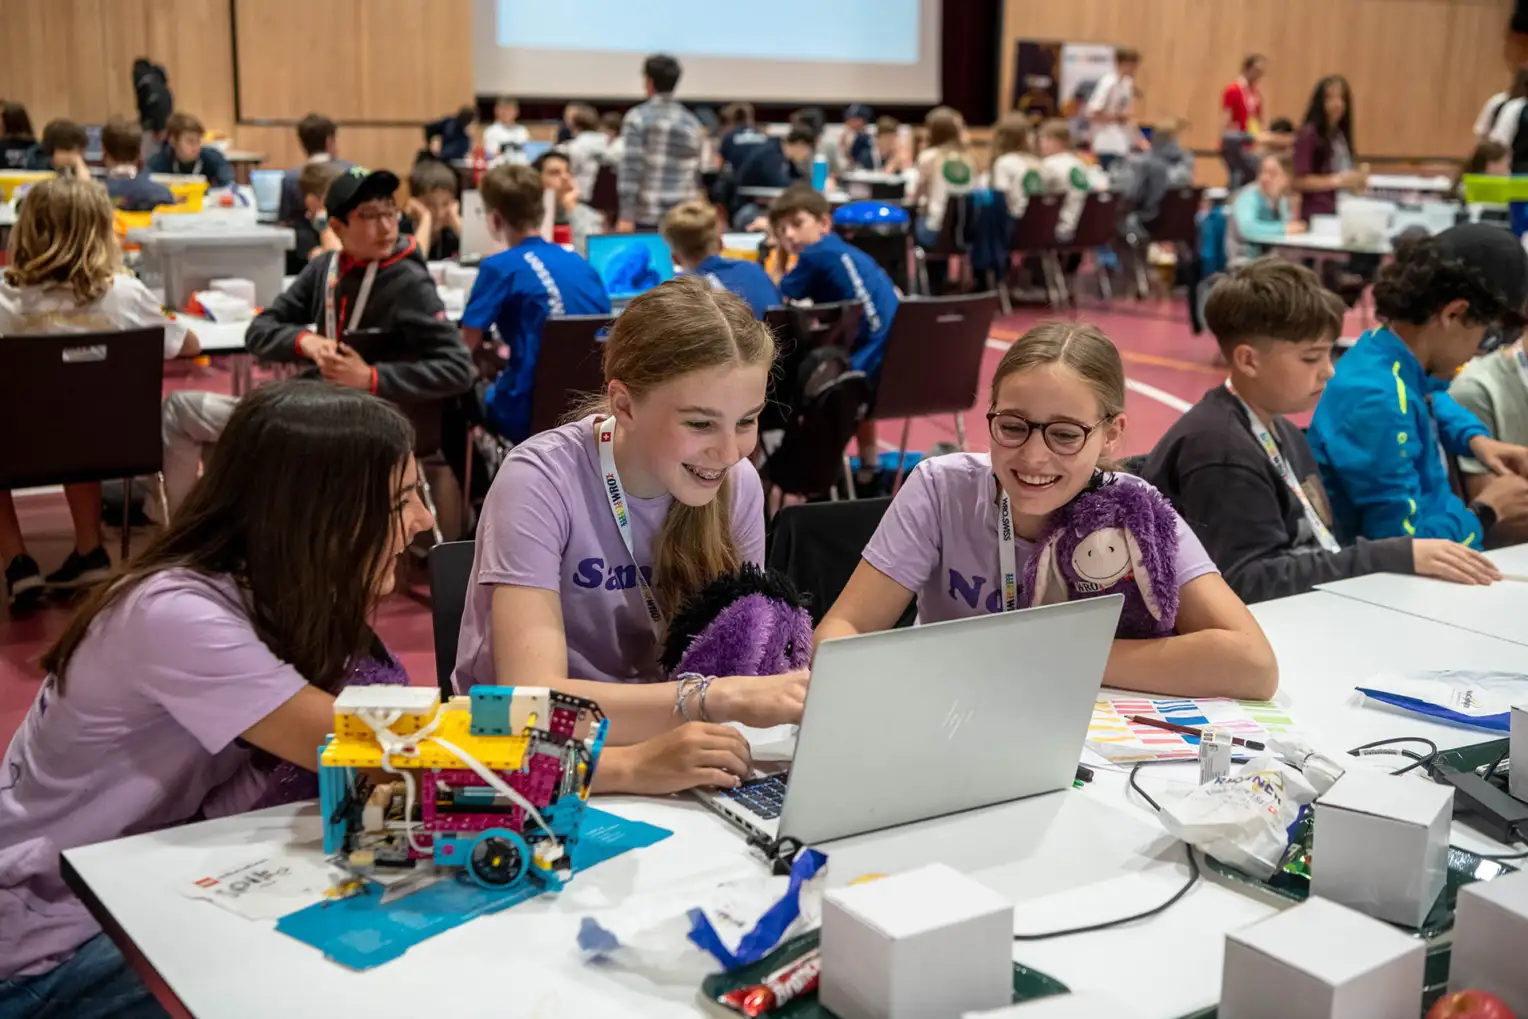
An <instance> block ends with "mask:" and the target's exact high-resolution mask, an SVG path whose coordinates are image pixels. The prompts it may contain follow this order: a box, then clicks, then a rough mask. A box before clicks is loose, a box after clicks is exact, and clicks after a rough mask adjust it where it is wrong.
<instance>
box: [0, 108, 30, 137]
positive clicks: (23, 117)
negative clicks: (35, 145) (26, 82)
mask: <svg viewBox="0 0 1528 1019" xmlns="http://www.w3.org/2000/svg"><path fill="white" fill-rule="evenodd" d="M0 129H3V132H4V137H6V138H14V139H17V140H19V141H24V142H30V141H36V140H37V139H36V136H35V135H33V133H32V118H31V117H30V116H28V115H27V108H26V107H25V106H22V105H21V104H20V103H6V104H5V105H4V106H0Z"/></svg>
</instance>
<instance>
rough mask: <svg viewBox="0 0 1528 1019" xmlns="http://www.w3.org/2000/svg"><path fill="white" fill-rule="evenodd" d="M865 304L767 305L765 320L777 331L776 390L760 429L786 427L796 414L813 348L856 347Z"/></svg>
mask: <svg viewBox="0 0 1528 1019" xmlns="http://www.w3.org/2000/svg"><path fill="white" fill-rule="evenodd" d="M864 315H865V307H864V305H862V304H860V302H858V301H830V302H828V303H825V304H814V305H809V306H797V305H789V306H785V307H778V308H767V309H765V311H764V324H765V325H767V326H769V328H770V329H771V330H772V331H773V332H774V334H775V344H776V347H777V348H778V352H777V353H776V354H775V370H774V392H773V393H772V394H771V397H770V401H769V403H767V404H766V405H765V407H764V413H763V414H762V415H760V418H759V430H760V431H761V432H767V431H775V430H778V429H780V428H784V427H785V424H786V422H787V421H789V420H790V419H791V417H792V416H793V415H794V414H795V410H796V404H797V403H798V402H799V400H800V398H801V391H802V387H803V384H804V381H805V380H803V379H802V378H801V365H802V361H803V360H804V359H805V358H806V356H807V355H808V354H810V353H811V352H812V351H814V350H820V349H822V348H823V347H841V348H843V349H844V350H853V349H854V341H855V339H856V338H857V337H858V336H859V328H860V320H861V319H862V318H864Z"/></svg>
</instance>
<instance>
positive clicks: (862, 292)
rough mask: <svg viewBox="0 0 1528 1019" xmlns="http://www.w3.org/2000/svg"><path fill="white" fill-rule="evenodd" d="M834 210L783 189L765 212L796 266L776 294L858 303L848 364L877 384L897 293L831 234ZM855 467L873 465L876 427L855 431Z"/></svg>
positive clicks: (870, 262) (800, 190) (804, 191)
mask: <svg viewBox="0 0 1528 1019" xmlns="http://www.w3.org/2000/svg"><path fill="white" fill-rule="evenodd" d="M832 214H833V207H832V206H831V205H829V204H828V200H827V199H826V198H824V197H823V196H822V195H821V194H819V193H818V192H816V191H814V190H812V189H811V188H810V187H806V186H803V185H798V186H796V187H792V188H788V189H787V190H786V192H785V193H784V194H782V195H781V196H780V197H779V198H776V199H775V200H774V202H773V204H771V205H770V207H769V226H770V229H771V230H772V231H773V232H774V235H775V237H776V239H777V240H778V241H779V242H780V246H781V247H782V248H784V249H785V250H786V251H787V252H788V253H790V254H793V255H795V256H796V267H795V268H794V269H792V270H791V271H790V272H789V273H787V274H786V276H785V278H784V279H782V280H781V281H780V293H782V294H784V295H785V297H786V298H787V299H789V300H792V301H800V300H805V299H807V298H810V299H811V300H812V302H813V303H814V304H824V303H827V302H830V301H859V302H860V305H861V307H862V308H863V309H864V314H863V316H862V317H861V318H860V327H859V335H858V336H857V337H856V338H855V341H854V349H853V350H851V351H850V363H851V364H852V365H853V366H854V369H855V370H856V371H862V372H864V373H865V374H866V376H868V377H869V379H870V383H871V385H874V384H875V383H876V382H877V381H879V379H880V374H881V357H882V355H883V354H884V353H885V350H886V334H887V333H889V332H891V322H892V319H894V318H895V317H896V314H897V305H898V299H897V288H896V286H895V285H893V284H892V282H891V277H890V276H888V275H886V270H885V269H882V268H881V267H880V266H879V265H877V264H876V261H875V259H873V258H871V257H870V256H869V255H868V254H866V253H865V252H863V251H861V250H860V249H859V248H856V247H855V246H854V245H852V244H850V243H849V242H848V241H846V240H844V239H843V238H842V237H840V236H838V234H836V233H834V232H833V215H832ZM859 455H860V463H862V464H866V465H868V464H872V463H875V462H876V460H877V458H878V456H879V451H878V450H877V449H876V439H875V422H873V421H868V420H867V421H865V422H863V423H862V424H861V425H860V430H859Z"/></svg>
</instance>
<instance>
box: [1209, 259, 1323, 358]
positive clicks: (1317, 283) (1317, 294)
mask: <svg viewBox="0 0 1528 1019" xmlns="http://www.w3.org/2000/svg"><path fill="white" fill-rule="evenodd" d="M1345 310H1346V309H1345V308H1344V307H1343V303H1342V298H1340V297H1338V296H1337V295H1336V294H1334V293H1332V292H1331V291H1330V290H1327V289H1326V288H1325V287H1323V286H1322V285H1321V280H1320V278H1319V277H1317V276H1316V274H1315V273H1313V272H1311V271H1310V270H1309V269H1307V268H1305V266H1303V265H1296V264H1295V263H1294V262H1289V261H1286V260H1284V259H1282V258H1277V257H1274V256H1271V255H1270V256H1267V257H1265V258H1259V259H1256V260H1254V261H1251V262H1248V263H1247V264H1245V265H1240V266H1237V267H1236V268H1234V269H1231V270H1230V271H1229V272H1227V273H1226V274H1225V275H1224V276H1221V277H1220V279H1219V280H1218V281H1216V283H1215V285H1214V286H1213V287H1212V288H1210V296H1209V297H1208V298H1206V299H1205V302H1204V321H1205V324H1206V325H1208V326H1209V328H1210V332H1212V333H1214V334H1215V339H1216V341H1217V342H1218V343H1219V344H1220V349H1221V350H1222V351H1223V352H1224V353H1225V354H1226V355H1228V356H1229V355H1230V353H1231V351H1232V350H1234V349H1236V348H1237V347H1238V346H1240V345H1241V344H1243V343H1246V342H1248V341H1250V340H1262V339H1269V340H1286V341H1288V342H1291V343H1300V342H1303V341H1305V340H1320V339H1329V340H1335V339H1337V337H1339V336H1341V335H1342V318H1343V313H1344V311H1345Z"/></svg>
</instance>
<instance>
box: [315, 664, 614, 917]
mask: <svg viewBox="0 0 1528 1019" xmlns="http://www.w3.org/2000/svg"><path fill="white" fill-rule="evenodd" d="M609 725H610V723H609V721H608V720H606V719H605V717H604V715H603V714H602V713H601V712H600V709H599V705H597V704H595V703H594V702H593V701H590V700H585V699H583V698H580V697H571V696H568V695H566V694H562V693H559V692H557V691H555V690H550V689H547V688H545V687H500V686H479V687H473V688H472V690H471V691H470V692H469V693H468V694H467V695H466V696H457V697H452V698H451V699H450V700H448V701H447V702H446V703H444V704H442V703H441V702H440V694H439V692H438V691H436V690H432V689H428V688H424V687H400V686H352V687H347V688H346V689H345V690H343V691H341V693H340V695H339V696H338V697H337V698H335V702H334V735H333V736H331V737H330V738H329V741H328V742H327V743H326V744H325V745H324V747H323V750H322V752H321V754H320V757H319V772H318V774H319V792H320V805H321V809H322V811H323V817H324V852H325V853H327V854H329V855H330V857H331V860H332V862H333V863H334V864H335V865H336V866H338V867H339V868H340V870H341V871H342V872H343V873H344V875H345V877H344V879H342V881H341V882H340V883H339V884H338V886H337V891H336V894H340V895H344V894H350V893H354V892H356V891H358V890H359V889H361V888H363V887H364V886H365V882H366V879H368V878H373V877H377V878H380V877H381V876H382V875H383V874H384V873H386V872H387V871H388V870H389V869H390V870H391V874H392V876H393V877H395V878H397V877H398V876H399V875H400V873H401V872H404V871H410V872H413V874H414V875H416V876H424V877H428V878H431V879H433V878H434V877H438V876H440V875H441V874H442V873H447V872H449V871H448V870H446V869H449V870H451V871H455V872H457V873H461V874H465V875H466V877H468V878H470V879H471V880H472V881H474V882H476V883H477V884H479V885H481V886H482V887H484V888H489V889H495V890H507V889H512V888H516V887H520V886H522V885H523V883H524V882H527V881H529V882H534V883H535V885H536V886H537V887H538V888H539V889H541V890H545V891H556V890H558V889H560V888H561V887H562V886H563V885H564V884H565V883H566V882H567V881H568V880H569V879H571V878H572V876H573V850H574V848H575V847H576V845H577V843H578V832H579V826H580V824H581V823H582V821H583V817H584V807H585V803H586V802H587V800H588V797H589V788H590V785H591V784H592V783H593V781H594V769H595V766H596V765H597V764H598V762H599V757H600V752H601V750H602V749H603V747H604V742H605V733H606V731H607V729H608V728H609ZM379 773H380V774H379ZM404 876H405V877H407V876H408V875H404ZM406 883H407V882H397V883H395V885H394V886H393V887H398V888H399V890H400V891H401V887H400V886H401V885H402V884H406ZM409 890H413V889H412V888H410V889H409ZM390 897H392V896H390Z"/></svg>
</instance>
